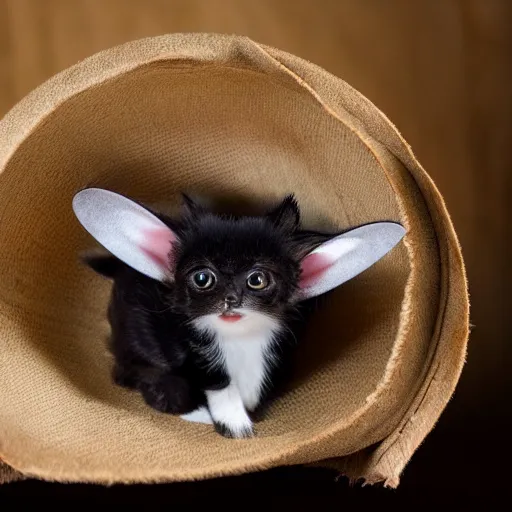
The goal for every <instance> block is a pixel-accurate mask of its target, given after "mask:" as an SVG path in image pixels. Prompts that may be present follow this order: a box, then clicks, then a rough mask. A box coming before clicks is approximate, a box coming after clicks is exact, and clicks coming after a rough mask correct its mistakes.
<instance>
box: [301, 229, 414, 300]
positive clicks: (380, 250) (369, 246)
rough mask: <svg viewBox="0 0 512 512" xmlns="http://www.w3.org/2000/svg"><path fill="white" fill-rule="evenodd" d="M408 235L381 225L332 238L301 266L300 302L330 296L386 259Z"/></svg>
mask: <svg viewBox="0 0 512 512" xmlns="http://www.w3.org/2000/svg"><path fill="white" fill-rule="evenodd" d="M404 235H405V229H404V228H403V227H402V226H401V225H400V224H395V223H392V222H377V223H374V224H367V225H365V226H361V227H358V228H355V229H352V230H350V231H348V232H346V233H344V234H342V235H339V236H336V237H335V238H331V239H330V240H328V241H327V242H324V243H323V244H321V245H320V246H318V247H317V248H316V249H314V250H313V251H311V252H310V253H309V254H308V255H307V256H306V257H305V258H304V259H303V260H302V264H301V270H302V273H301V280H300V292H299V300H306V299H309V298H312V297H316V296H318V295H321V294H322V293H326V292H328V291H329V290H332V289H333V288H336V287H337V286H339V285H340V284H342V283H344V282H345V281H348V280H350V279H352V278H353V277H355V276H357V275H358V274H360V273H361V272H363V271H364V270H366V269H367V268H369V267H371V266H372V265H373V264H374V263H376V262H377V261H379V260H380V259H381V258H382V257H383V256H385V255H386V254H387V253H388V252H389V251H390V250H391V249H393V247H395V245H397V244H398V243H399V242H400V240H402V238H403V237H404Z"/></svg>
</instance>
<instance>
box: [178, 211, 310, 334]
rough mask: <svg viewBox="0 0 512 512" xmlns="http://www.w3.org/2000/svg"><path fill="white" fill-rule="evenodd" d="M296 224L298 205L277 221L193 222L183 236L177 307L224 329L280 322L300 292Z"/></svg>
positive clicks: (204, 219) (203, 219) (214, 218)
mask: <svg viewBox="0 0 512 512" xmlns="http://www.w3.org/2000/svg"><path fill="white" fill-rule="evenodd" d="M297 224H298V211H297V210H296V207H295V204H294V203H291V204H290V205H288V206H287V211H286V212H285V215H284V216H281V217H279V218H278V219H277V221H276V219H275V218H272V217H256V218H247V217H245V218H239V219H238V220H236V219H234V218H226V217H219V216H215V215H211V214H205V215H200V216H198V217H197V218H195V219H194V220H193V221H190V222H189V223H188V225H186V226H185V228H184V229H183V231H182V232H181V233H180V244H179V249H178V251H177V253H176V256H177V259H176V270H175V275H174V286H173V287H172V288H173V291H172V296H171V297H170V299H171V300H172V302H173V306H175V307H177V308H179V309H180V310H181V311H182V312H183V313H185V314H186V315H187V316H188V317H189V318H190V319H191V320H193V321H197V320H199V319H208V321H209V323H210V324H212V322H213V324H217V325H219V326H222V327H224V326H227V325H232V326H233V328H242V326H245V327H244V328H249V327H250V325H251V324H256V323H260V324H261V322H262V321H265V319H267V320H271V319H273V320H274V321H275V320H278V319H279V318H280V317H282V315H283V313H285V312H286V310H287V309H289V308H290V306H291V305H292V303H293V299H294V296H295V293H296V291H297V287H298V281H299V276H300V260H299V259H298V258H299V254H298V251H297V246H296V243H294V241H293V233H294V231H295V228H296V226H297ZM235 324H237V326H236V327H235Z"/></svg>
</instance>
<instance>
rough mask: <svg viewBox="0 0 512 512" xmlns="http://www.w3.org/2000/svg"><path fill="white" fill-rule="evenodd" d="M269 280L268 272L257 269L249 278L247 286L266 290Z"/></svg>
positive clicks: (252, 288)
mask: <svg viewBox="0 0 512 512" xmlns="http://www.w3.org/2000/svg"><path fill="white" fill-rule="evenodd" d="M268 283H269V280H268V276H267V274H265V272H262V271H261V270H255V271H254V272H251V273H250V274H249V277H248V278H247V286H248V287H249V288H250V289H251V290H264V289H265V288H266V287H267V286H268Z"/></svg>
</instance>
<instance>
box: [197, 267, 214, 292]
mask: <svg viewBox="0 0 512 512" xmlns="http://www.w3.org/2000/svg"><path fill="white" fill-rule="evenodd" d="M215 281H216V277H215V274H214V273H213V272H212V271H211V270H208V269H205V270H200V271H199V272H195V273H194V274H192V283H193V284H194V286H195V287H196V288H199V289H200V290H208V289H209V288H211V287H212V286H213V285H214V284H215Z"/></svg>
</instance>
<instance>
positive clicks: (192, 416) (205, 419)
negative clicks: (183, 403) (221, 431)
mask: <svg viewBox="0 0 512 512" xmlns="http://www.w3.org/2000/svg"><path fill="white" fill-rule="evenodd" d="M180 417H181V419H182V420H185V421H190V422H193V423H204V424H206V425H211V424H212V423H213V420H212V417H211V415H210V411H208V409H207V408H206V407H199V409H196V410H195V411H192V412H189V413H187V414H182V415H181V416H180Z"/></svg>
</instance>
